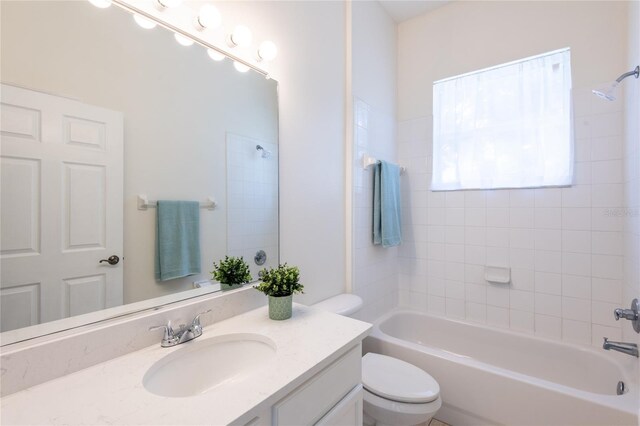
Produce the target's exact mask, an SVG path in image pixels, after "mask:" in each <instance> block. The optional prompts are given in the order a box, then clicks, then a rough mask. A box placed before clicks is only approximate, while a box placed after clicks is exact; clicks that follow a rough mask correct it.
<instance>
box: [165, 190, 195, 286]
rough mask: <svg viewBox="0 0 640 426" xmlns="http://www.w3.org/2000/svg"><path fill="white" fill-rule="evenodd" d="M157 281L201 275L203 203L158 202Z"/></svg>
mask: <svg viewBox="0 0 640 426" xmlns="http://www.w3.org/2000/svg"><path fill="white" fill-rule="evenodd" d="M157 210H158V218H157V232H156V281H168V280H173V279H175V278H180V277H186V276H188V275H194V274H199V273H200V203H198V202H197V201H158V209H157Z"/></svg>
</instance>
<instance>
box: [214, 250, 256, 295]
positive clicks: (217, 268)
mask: <svg viewBox="0 0 640 426" xmlns="http://www.w3.org/2000/svg"><path fill="white" fill-rule="evenodd" d="M211 274H212V276H213V279H214V280H216V281H218V282H219V283H220V287H221V288H222V291H226V290H232V289H234V288H240V287H242V285H243V284H245V283H248V282H251V281H252V280H253V278H251V274H250V273H249V265H248V264H247V262H245V261H244V258H243V257H242V256H241V257H234V256H225V257H224V259H222V260H221V261H220V264H219V265H218V264H216V262H213V271H211Z"/></svg>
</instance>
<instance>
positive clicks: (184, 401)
mask: <svg viewBox="0 0 640 426" xmlns="http://www.w3.org/2000/svg"><path fill="white" fill-rule="evenodd" d="M370 328H371V325H370V324H368V323H364V322H361V321H356V320H353V319H350V318H346V317H341V316H339V315H336V314H332V313H329V312H324V311H320V310H317V309H312V308H308V307H306V306H302V305H297V304H294V310H293V318H291V319H289V320H285V321H272V320H270V319H269V318H268V313H267V308H266V307H263V308H259V309H256V310H253V311H250V312H247V313H245V314H242V315H238V316H236V317H233V318H230V319H228V320H225V321H222V322H219V323H216V324H212V325H210V326H208V327H206V328H205V329H204V333H203V335H202V336H201V337H200V338H199V339H197V340H195V341H194V342H197V341H198V340H201V339H207V338H209V337H213V336H219V335H223V334H230V333H258V334H262V335H264V336H266V337H268V338H269V339H271V340H272V341H273V342H274V343H275V344H276V347H277V350H276V357H275V359H274V360H273V363H272V364H270V368H265V369H263V370H262V369H261V370H259V371H257V372H256V373H255V374H252V375H251V376H250V378H249V379H246V380H241V381H238V382H236V383H230V384H224V385H221V386H219V387H216V388H214V389H211V390H209V391H207V392H205V393H203V394H201V395H197V396H193V397H186V398H170V397H162V396H157V395H154V394H152V393H150V392H148V391H147V390H146V389H145V388H144V387H143V385H142V378H143V376H144V374H145V373H146V371H147V370H148V369H149V367H151V365H153V363H154V362H156V361H157V360H159V359H161V358H162V357H164V356H166V355H168V354H170V353H172V352H173V351H176V350H179V349H180V348H182V347H185V346H186V345H189V343H191V342H187V343H184V344H182V345H178V346H175V347H173V348H161V347H160V342H158V344H157V345H154V346H152V347H148V348H146V349H143V350H140V351H137V352H133V353H131V354H128V355H125V356H122V357H119V358H115V359H112V360H110V361H108V362H105V363H102V364H99V365H95V366H93V367H90V368H87V369H85V370H81V371H78V372H76V373H73V374H70V375H68V376H64V377H61V378H58V379H55V380H52V381H49V382H46V383H43V384H40V385H37V386H34V387H32V388H29V389H26V390H24V391H21V392H17V393H14V394H11V395H8V396H6V397H4V398H2V399H1V409H2V423H3V424H6V425H14V424H16V425H17V424H38V425H42V424H49V425H57V424H72V425H82V424H92V425H93V424H127V425H132V424H171V425H185V424H214V425H218V424H229V423H231V422H233V421H234V420H236V419H238V418H239V417H241V416H242V415H243V414H245V413H247V412H248V411H250V410H252V409H254V408H256V407H258V406H260V407H264V408H261V409H265V408H266V407H268V406H270V405H271V404H273V403H275V402H277V400H279V399H280V398H282V397H283V396H285V395H286V394H287V393H288V392H289V391H291V390H293V388H294V387H295V386H298V385H300V384H302V383H303V382H304V381H305V380H307V379H309V378H310V377H311V376H312V375H313V374H315V373H317V372H319V371H320V370H322V369H323V368H324V367H326V366H327V365H329V364H330V363H331V362H333V361H334V360H335V359H337V358H338V357H339V356H341V355H342V354H343V353H345V352H346V351H347V350H348V349H350V348H351V347H353V345H354V344H356V343H357V342H359V341H360V340H362V339H363V338H364V337H365V336H366V335H367V334H368V333H369V330H370ZM232 362H233V360H212V363H216V364H218V363H232ZM255 362H257V363H260V362H261V360H260V359H256V360H255ZM285 388H286V389H285ZM247 420H250V419H247Z"/></svg>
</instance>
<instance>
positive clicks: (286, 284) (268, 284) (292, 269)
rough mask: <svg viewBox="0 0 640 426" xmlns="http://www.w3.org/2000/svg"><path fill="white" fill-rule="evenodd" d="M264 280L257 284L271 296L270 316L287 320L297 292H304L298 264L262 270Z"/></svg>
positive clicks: (259, 288)
mask: <svg viewBox="0 0 640 426" xmlns="http://www.w3.org/2000/svg"><path fill="white" fill-rule="evenodd" d="M260 276H261V279H262V282H261V283H260V284H258V285H257V286H256V290H259V291H261V292H263V293H264V294H266V295H267V296H269V318H271V319H273V320H285V319H288V318H291V305H292V301H293V295H294V294H295V293H303V291H302V290H303V289H304V286H303V285H302V284H300V282H299V280H300V270H299V269H298V268H297V267H296V266H287V264H286V263H285V264H284V265H278V267H277V268H269V269H266V268H265V269H263V270H262V271H260Z"/></svg>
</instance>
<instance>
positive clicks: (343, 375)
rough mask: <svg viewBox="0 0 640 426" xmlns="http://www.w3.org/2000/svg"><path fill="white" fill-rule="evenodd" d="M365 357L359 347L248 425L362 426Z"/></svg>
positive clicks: (264, 411)
mask: <svg viewBox="0 0 640 426" xmlns="http://www.w3.org/2000/svg"><path fill="white" fill-rule="evenodd" d="M361 358H362V347H361V344H358V345H356V346H354V347H353V348H352V349H350V350H349V351H348V352H347V353H346V354H344V355H342V356H341V357H340V358H338V359H337V360H335V361H334V362H333V363H331V364H330V365H329V366H328V367H326V368H325V369H323V370H322V371H320V372H319V373H317V374H315V375H314V376H313V377H311V378H310V379H309V380H307V381H306V382H304V383H303V384H302V385H300V386H298V387H297V388H295V389H294V390H292V391H291V392H290V393H289V394H287V395H286V396H285V397H284V398H282V399H280V400H279V401H278V402H276V403H275V404H273V406H272V407H271V409H270V410H263V411H262V412H260V413H259V415H257V416H256V417H254V418H253V419H252V420H251V421H250V422H249V423H246V425H247V426H249V425H251V426H258V425H272V426H276V425H277V426H301V425H326V426H330V425H332V426H333V425H335V426H338V425H340V426H356V425H357V426H361V425H362V395H363V391H362V384H361V379H362V374H361V371H362V361H361Z"/></svg>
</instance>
